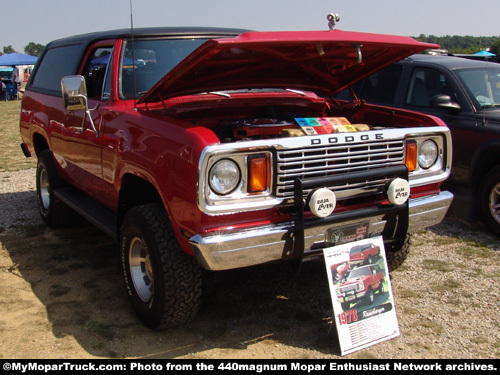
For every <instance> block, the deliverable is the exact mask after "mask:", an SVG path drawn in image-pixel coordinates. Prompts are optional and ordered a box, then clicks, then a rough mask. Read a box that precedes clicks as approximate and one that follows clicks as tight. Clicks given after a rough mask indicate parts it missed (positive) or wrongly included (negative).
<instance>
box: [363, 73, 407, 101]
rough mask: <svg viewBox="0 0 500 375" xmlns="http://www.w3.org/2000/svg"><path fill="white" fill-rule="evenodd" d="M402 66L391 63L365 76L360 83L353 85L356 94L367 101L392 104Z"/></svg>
mask: <svg viewBox="0 0 500 375" xmlns="http://www.w3.org/2000/svg"><path fill="white" fill-rule="evenodd" d="M402 71H403V67H402V66H401V65H391V66H389V67H387V68H385V69H383V70H381V71H380V72H377V73H375V74H372V75H371V76H369V77H367V78H365V79H364V80H363V81H362V83H360V84H356V85H355V86H354V91H355V92H356V95H357V96H358V97H359V98H361V99H364V100H366V101H367V102H368V103H376V104H389V105H391V104H394V97H395V96H396V90H397V88H398V83H399V79H400V77H401V73H402Z"/></svg>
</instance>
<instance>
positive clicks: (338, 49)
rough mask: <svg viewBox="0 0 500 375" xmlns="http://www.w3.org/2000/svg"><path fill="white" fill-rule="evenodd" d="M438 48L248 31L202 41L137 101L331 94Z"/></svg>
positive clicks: (344, 35)
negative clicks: (221, 94) (225, 94)
mask: <svg viewBox="0 0 500 375" xmlns="http://www.w3.org/2000/svg"><path fill="white" fill-rule="evenodd" d="M438 47H439V46H437V45H435V44H429V43H421V42H417V41H416V40H414V39H412V38H409V37H401V36H392V35H379V34H368V33H359V32H347V31H341V30H329V31H288V32H247V33H244V34H241V35H239V36H238V37H236V38H223V39H212V40H209V41H207V42H205V43H204V44H202V45H201V46H200V47H199V48H197V49H196V50H195V51H194V52H193V53H191V54H190V55H189V56H188V57H186V58H185V59H184V60H183V61H181V62H180V63H179V64H178V65H176V66H175V67H174V68H173V69H172V70H171V71H170V72H169V73H168V74H167V75H165V76H164V77H163V78H162V79H161V80H160V81H159V82H158V83H156V84H155V85H154V86H153V87H152V88H151V89H150V90H149V91H148V92H147V93H146V94H145V95H144V96H143V97H142V98H141V99H140V100H139V102H138V103H152V102H158V101H161V100H166V99H169V98H172V97H176V96H183V95H192V94H198V93H204V92H213V91H229V90H239V89H266V88H277V89H295V90H303V91H312V92H315V93H316V94H318V95H322V96H331V95H334V94H335V93H337V92H339V91H341V90H343V89H344V88H346V87H347V86H349V85H350V84H352V83H353V82H355V81H357V80H359V79H362V78H364V77H366V76H368V75H370V74H372V73H374V72H375V71H377V70H380V69H382V68H384V67H386V66H388V65H390V64H391V63H393V62H396V61H398V60H401V59H403V58H405V57H407V56H409V55H411V54H414V53H416V52H421V51H424V50H426V49H430V48H438Z"/></svg>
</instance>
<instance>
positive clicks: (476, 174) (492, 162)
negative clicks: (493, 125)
mask: <svg viewBox="0 0 500 375" xmlns="http://www.w3.org/2000/svg"><path fill="white" fill-rule="evenodd" d="M497 165H500V145H496V146H495V147H494V148H489V149H486V150H483V151H482V152H481V154H480V155H479V157H478V158H477V159H476V160H475V162H474V165H473V169H472V174H471V188H472V190H473V191H474V193H477V192H478V190H479V186H480V185H481V181H482V180H483V178H484V176H486V175H487V174H488V172H489V171H491V170H492V169H493V168H495V167H496V166H497ZM475 195H476V194H474V196H475Z"/></svg>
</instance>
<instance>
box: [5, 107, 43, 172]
mask: <svg viewBox="0 0 500 375" xmlns="http://www.w3.org/2000/svg"><path fill="white" fill-rule="evenodd" d="M20 106H21V101H20V100H11V101H8V102H6V101H4V100H0V139H1V140H2V152H1V153H0V172H4V171H18V170H21V169H28V168H33V167H35V166H36V162H35V159H33V158H26V157H25V156H24V154H23V152H22V151H21V147H20V144H21V135H20V134H19V110H20Z"/></svg>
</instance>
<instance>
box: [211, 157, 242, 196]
mask: <svg viewBox="0 0 500 375" xmlns="http://www.w3.org/2000/svg"><path fill="white" fill-rule="evenodd" d="M239 182H240V169H239V168H238V166H237V165H236V163H235V162H234V161H232V160H229V159H223V160H220V161H218V162H217V163H215V164H214V165H213V167H212V169H210V174H209V183H210V188H211V189H212V190H213V191H214V192H215V193H217V194H220V195H226V194H229V193H230V192H232V191H233V190H234V189H235V188H236V186H238V184H239Z"/></svg>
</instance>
